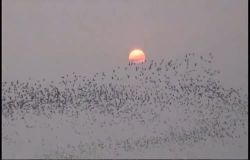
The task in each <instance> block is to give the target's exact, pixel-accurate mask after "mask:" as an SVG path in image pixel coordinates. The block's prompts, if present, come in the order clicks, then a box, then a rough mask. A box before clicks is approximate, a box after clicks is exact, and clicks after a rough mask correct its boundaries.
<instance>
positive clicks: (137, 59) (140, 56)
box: [128, 49, 145, 63]
mask: <svg viewBox="0 0 250 160" xmlns="http://www.w3.org/2000/svg"><path fill="white" fill-rule="evenodd" d="M128 60H129V61H130V62H133V63H142V62H144V61H145V54H144V52H143V51H142V50H140V49H134V50H133V51H131V52H130V54H129V57H128Z"/></svg>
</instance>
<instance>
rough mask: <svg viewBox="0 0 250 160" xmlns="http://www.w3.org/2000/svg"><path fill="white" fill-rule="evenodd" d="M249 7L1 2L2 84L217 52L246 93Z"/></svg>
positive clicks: (243, 2) (242, 3)
mask: <svg viewBox="0 0 250 160" xmlns="http://www.w3.org/2000/svg"><path fill="white" fill-rule="evenodd" d="M247 3H248V2H247V0H220V1H217V0H189V1H181V0H180V1H178V0H157V1H153V0H136V1H134V0H105V1H101V0H74V1H69V0H60V1H59V0H57V1H56V0H54V1H49V0H36V1H33V0H22V1H20V0H8V1H7V0H3V2H2V4H3V12H2V13H3V16H2V18H3V21H2V22H3V23H2V27H3V29H2V33H3V37H2V40H3V41H2V45H3V48H2V51H3V52H2V53H3V54H2V58H3V61H2V62H3V63H2V67H3V69H2V71H3V72H2V74H3V80H16V79H21V80H22V79H28V78H29V77H31V78H33V79H41V78H47V79H55V78H58V77H59V76H61V75H64V74H66V73H72V72H76V73H79V74H90V73H94V72H98V71H105V70H109V69H110V68H112V67H114V66H117V65H123V64H127V63H128V54H129V51H131V49H133V48H142V49H143V50H144V51H145V53H146V56H147V58H149V59H156V60H157V59H161V58H165V59H168V58H175V57H178V56H183V55H184V54H186V53H189V52H195V53H197V54H201V55H203V54H204V55H207V54H208V53H209V52H212V53H213V54H214V57H215V66H216V67H218V68H219V69H221V71H222V72H221V78H222V79H223V80H224V81H225V84H226V85H229V86H231V87H243V88H247V86H248V83H247V80H248V79H247V76H248V75H247V71H248V70H247V63H248V61H247V59H248V53H247V52H248V46H247V38H248V37H247V35H248V31H247V23H248V22H247V18H248V17H247V9H248V8H247Z"/></svg>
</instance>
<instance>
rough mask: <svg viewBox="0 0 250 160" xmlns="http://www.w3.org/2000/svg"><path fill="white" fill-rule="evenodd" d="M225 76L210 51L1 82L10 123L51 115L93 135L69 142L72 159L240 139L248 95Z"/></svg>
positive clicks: (77, 131)
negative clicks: (106, 152)
mask: <svg viewBox="0 0 250 160" xmlns="http://www.w3.org/2000/svg"><path fill="white" fill-rule="evenodd" d="M219 74H220V71H219V70H216V69H214V67H213V55H212V54H211V53H209V54H208V56H207V57H203V56H198V55H196V54H194V53H188V54H186V55H185V56H184V57H183V58H179V59H172V60H166V59H162V60H160V61H156V60H148V61H146V62H144V63H141V64H132V63H129V64H128V65H126V66H117V67H114V68H113V69H112V70H111V71H110V72H105V73H104V72H98V73H95V74H93V75H91V76H89V75H88V76H87V75H85V76H84V75H78V74H76V73H74V72H73V73H72V74H67V75H64V76H61V80H60V81H50V80H47V79H41V80H38V81H32V80H29V81H26V82H21V81H19V80H16V81H11V82H2V117H3V125H6V126H7V125H10V124H11V123H12V122H14V121H20V120H26V121H25V122H27V123H28V121H29V120H28V115H32V116H33V117H45V118H46V119H47V122H48V123H50V121H53V117H55V116H61V117H65V119H67V118H71V119H72V121H71V122H72V123H71V122H70V123H71V125H72V127H71V129H72V132H74V133H75V135H79V136H86V133H88V135H89V136H91V137H92V138H87V139H88V141H87V140H86V141H84V140H82V139H79V143H78V144H77V145H76V146H74V145H75V144H74V145H73V144H72V145H70V144H63V145H65V146H67V147H65V148H64V150H65V152H67V153H68V154H67V155H71V154H72V155H71V156H72V157H74V155H76V154H77V155H78V156H79V157H82V156H84V155H91V154H98V153H97V150H100V151H101V150H103V149H105V148H106V149H109V150H112V151H114V152H116V153H117V154H118V150H123V151H125V152H129V151H133V150H135V149H143V148H150V147H154V146H157V145H163V144H172V146H173V145H178V146H185V145H186V146H188V145H192V144H193V143H196V142H201V141H206V140H207V139H214V140H216V141H219V140H220V139H223V138H231V139H235V138H236V139H237V138H240V136H242V135H247V134H248V133H247V122H248V107H247V106H248V99H247V97H248V95H247V94H245V93H244V92H243V91H242V90H241V89H235V88H225V87H224V86H223V82H221V81H220V80H219V78H218V75H219ZM66 117H67V118H66ZM61 121H63V120H61ZM76 122H77V123H76ZM65 123H66V122H65ZM73 123H74V124H73ZM62 125H64V124H62ZM73 125H75V126H73ZM78 125H79V126H83V128H84V127H85V128H84V130H85V131H84V132H83V131H80V130H81V127H78ZM26 127H27V128H28V127H29V125H26ZM33 127H36V126H33ZM83 128H82V129H83ZM53 129H55V128H53ZM86 130H87V131H86ZM119 131H120V132H119ZM116 132H117V133H116ZM121 133H122V134H121ZM84 134H85V135H84ZM98 134H102V136H99V135H98ZM6 136H7V134H6ZM98 136H99V137H98ZM9 138H11V137H9ZM59 146H60V145H59ZM170 146H171V145H170ZM93 147H94V149H93ZM72 148H76V149H75V150H78V151H79V153H75V152H77V151H75V150H74V149H72ZM59 150H60V151H61V152H62V150H63V149H58V152H59ZM67 150H68V151H69V150H70V152H72V153H71V154H69V152H68V151H67ZM73 152H74V153H75V154H73ZM112 154H113V153H112ZM58 155H59V153H58ZM60 155H62V153H60ZM65 156H66V155H65ZM48 157H50V156H48ZM52 157H53V156H52ZM66 157H67V156H66Z"/></svg>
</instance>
